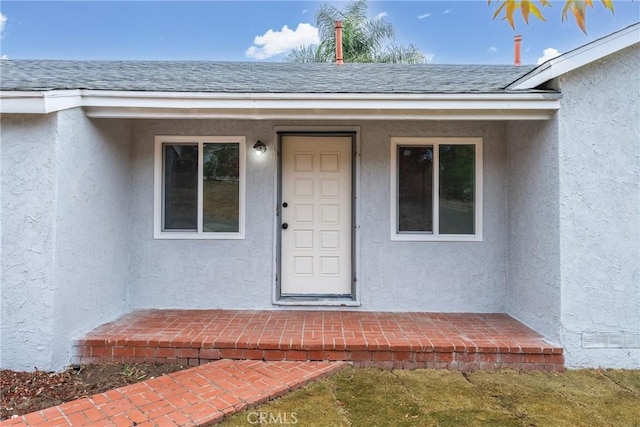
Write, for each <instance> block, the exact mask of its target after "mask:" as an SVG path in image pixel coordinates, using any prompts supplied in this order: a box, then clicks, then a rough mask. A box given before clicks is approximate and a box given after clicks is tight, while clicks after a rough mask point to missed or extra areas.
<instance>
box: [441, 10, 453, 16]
mask: <svg viewBox="0 0 640 427" xmlns="http://www.w3.org/2000/svg"><path fill="white" fill-rule="evenodd" d="M450 13H451V9H446V10H445V11H444V12H442V14H443V15H448V14H450Z"/></svg>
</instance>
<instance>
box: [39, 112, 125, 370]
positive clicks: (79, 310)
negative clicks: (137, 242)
mask: <svg viewBox="0 0 640 427" xmlns="http://www.w3.org/2000/svg"><path fill="white" fill-rule="evenodd" d="M130 147H131V126H130V123H129V122H128V121H123V120H89V119H88V118H87V117H86V115H85V114H84V112H83V111H82V110H80V109H73V110H66V111H62V112H60V113H59V122H58V144H57V158H58V173H57V188H58V197H57V215H56V217H57V218H56V220H57V222H56V236H57V237H56V259H55V276H56V292H55V299H54V317H53V322H54V325H55V340H54V341H55V343H56V345H55V346H54V347H53V356H52V364H53V366H55V367H60V366H64V365H65V364H67V363H68V362H69V359H70V351H71V348H70V345H69V343H70V342H71V340H72V339H73V338H77V337H79V336H81V334H82V333H84V332H86V331H88V330H90V329H91V328H93V327H95V326H97V325H99V324H102V323H105V322H107V321H109V320H112V319H113V318H115V317H117V316H119V315H120V314H122V313H123V312H124V311H125V310H126V309H127V285H128V275H129V270H128V252H129V195H130V194H129V186H130V177H131V172H130V166H129V160H130Z"/></svg>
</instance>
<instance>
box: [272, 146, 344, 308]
mask: <svg viewBox="0 0 640 427" xmlns="http://www.w3.org/2000/svg"><path fill="white" fill-rule="evenodd" d="M351 152H352V148H351V137H348V136H283V137H282V189H281V191H282V198H281V206H280V208H281V209H280V212H281V213H282V215H281V218H282V221H281V229H280V232H281V233H282V236H281V257H280V263H281V264H280V271H281V278H282V282H281V288H280V290H281V293H282V295H284V296H286V295H350V294H351V280H352V279H351V277H352V274H351V268H352V266H351V235H352V217H351Z"/></svg>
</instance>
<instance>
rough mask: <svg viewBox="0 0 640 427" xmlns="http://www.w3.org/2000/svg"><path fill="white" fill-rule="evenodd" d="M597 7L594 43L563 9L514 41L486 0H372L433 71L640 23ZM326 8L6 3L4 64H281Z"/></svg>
mask: <svg viewBox="0 0 640 427" xmlns="http://www.w3.org/2000/svg"><path fill="white" fill-rule="evenodd" d="M594 2H595V3H596V4H595V8H594V9H589V10H588V13H587V26H588V35H585V34H583V33H582V32H581V31H580V30H579V29H578V27H577V26H576V24H575V22H574V21H573V19H572V18H571V19H570V20H569V21H568V22H564V23H563V22H561V19H560V12H561V9H562V5H563V3H562V2H554V3H553V5H554V7H553V8H547V9H545V10H544V13H545V16H546V18H547V22H541V21H538V20H536V19H535V18H532V19H531V21H530V24H529V25H528V26H527V25H526V24H525V23H524V22H523V21H522V18H521V17H520V16H518V19H517V20H516V30H515V31H514V30H512V29H511V28H510V27H509V25H508V24H507V23H506V22H504V21H500V20H495V21H493V20H492V19H491V18H492V15H493V11H494V9H495V7H494V6H492V7H488V6H487V2H486V0H476V1H371V0H370V1H369V12H370V16H371V17H372V18H375V17H376V16H379V17H381V18H382V19H385V20H387V21H388V22H390V23H392V24H393V26H394V27H395V30H396V37H395V42H396V43H397V44H407V43H414V44H416V45H417V46H418V47H419V48H420V49H421V51H422V52H423V53H425V54H426V55H427V56H428V57H429V58H430V60H431V62H434V63H482V64H492V63H493V64H508V63H512V61H513V36H514V35H515V34H521V35H522V36H523V42H522V59H523V63H528V64H535V63H536V62H537V61H538V59H539V58H540V57H542V56H543V52H544V51H545V49H554V50H555V51H558V52H561V53H562V52H566V51H568V50H571V49H573V48H576V47H578V46H581V45H583V44H585V43H588V42H590V41H592V40H594V39H596V38H599V37H602V36H604V35H607V34H609V33H611V32H613V31H616V30H619V29H622V28H624V27H627V26H628V25H630V24H633V23H635V22H638V21H640V1H638V0H636V1H635V2H632V1H631V0H624V1H623V0H621V1H616V2H615V9H616V11H615V15H612V14H611V13H610V12H609V11H608V10H606V9H604V8H603V7H602V5H601V4H600V2H599V1H597V0H594ZM323 3H328V2H316V1H313V2H311V1H309V2H307V1H195V2H172V1H127V2H125V1H40V2H36V1H24V0H23V1H5V0H3V1H2V2H1V3H0V12H1V13H2V16H0V22H2V24H1V26H2V27H1V31H2V35H1V39H0V55H2V57H5V58H9V59H24V58H40V59H45V58H46V59H162V60H173V59H175V60H216V61H256V60H261V61H281V60H282V56H283V54H284V53H286V51H287V49H289V48H290V47H292V46H295V45H297V44H304V43H312V42H313V41H314V40H316V36H315V19H314V14H315V11H316V10H317V9H318V7H319V6H320V5H321V4H323ZM329 3H332V4H335V5H336V6H338V7H341V6H342V5H344V2H329ZM285 26H286V28H285ZM252 46H253V47H252ZM548 52H552V51H548Z"/></svg>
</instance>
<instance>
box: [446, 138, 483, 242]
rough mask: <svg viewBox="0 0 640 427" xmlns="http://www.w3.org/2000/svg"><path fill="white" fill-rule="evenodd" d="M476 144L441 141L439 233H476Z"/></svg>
mask: <svg viewBox="0 0 640 427" xmlns="http://www.w3.org/2000/svg"><path fill="white" fill-rule="evenodd" d="M475 153H476V147H475V146H474V145H440V147H439V154H440V168H439V169H440V186H439V187H440V188H439V190H440V194H439V201H440V234H474V232H475V230H474V225H475V222H474V218H475V200H474V197H475V193H476V192H475V174H476V171H475V164H476V162H475Z"/></svg>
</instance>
